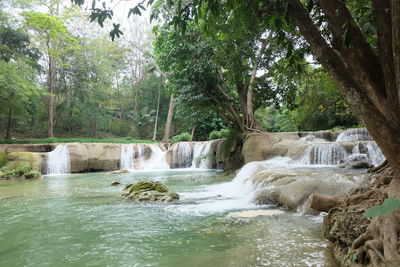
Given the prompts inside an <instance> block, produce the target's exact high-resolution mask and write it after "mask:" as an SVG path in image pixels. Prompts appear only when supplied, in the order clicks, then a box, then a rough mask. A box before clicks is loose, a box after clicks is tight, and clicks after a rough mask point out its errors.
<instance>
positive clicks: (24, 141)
mask: <svg viewBox="0 0 400 267" xmlns="http://www.w3.org/2000/svg"><path fill="white" fill-rule="evenodd" d="M74 142H78V143H117V144H132V143H157V141H151V140H140V139H132V138H130V137H124V138H105V139H98V138H57V137H52V138H41V139H17V140H0V144H47V143H74Z"/></svg>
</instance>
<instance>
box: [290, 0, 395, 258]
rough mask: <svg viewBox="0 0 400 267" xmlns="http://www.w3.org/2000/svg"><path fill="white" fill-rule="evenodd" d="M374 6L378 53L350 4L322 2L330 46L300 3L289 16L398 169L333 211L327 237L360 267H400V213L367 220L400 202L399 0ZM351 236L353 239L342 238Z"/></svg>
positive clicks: (378, 1) (336, 0)
mask: <svg viewBox="0 0 400 267" xmlns="http://www.w3.org/2000/svg"><path fill="white" fill-rule="evenodd" d="M373 4H374V6H373V7H374V10H373V11H374V15H375V22H376V25H379V27H378V33H377V37H378V50H377V52H375V51H374V50H373V49H372V48H371V46H370V45H369V44H368V42H367V41H366V40H365V37H364V36H363V34H362V32H361V30H360V28H359V26H358V25H357V23H354V22H355V20H354V19H353V17H352V15H351V13H350V12H349V10H348V8H347V7H346V5H345V1H339V0H320V1H319V5H320V8H321V10H322V12H323V13H324V16H325V18H326V25H327V26H328V28H329V30H330V33H331V37H332V41H331V42H330V43H328V42H327V39H326V38H324V37H323V36H322V35H321V33H320V32H319V28H318V27H317V26H316V25H314V23H313V21H312V20H311V18H310V15H309V13H308V12H307V11H306V10H305V8H304V6H303V4H302V3H301V2H300V0H294V1H293V4H292V5H291V7H290V8H289V15H290V16H291V17H292V18H293V20H294V22H295V24H296V25H297V26H298V27H299V30H300V32H301V34H302V35H303V36H304V38H305V39H306V40H307V42H308V43H309V44H310V46H311V48H312V50H313V52H314V55H315V56H316V57H317V59H318V60H319V62H320V63H321V64H322V65H323V66H324V67H325V68H326V69H327V70H328V72H329V73H330V74H331V76H332V78H333V80H334V82H335V84H336V85H337V87H338V88H339V89H340V91H341V92H342V94H343V96H344V98H345V99H346V101H347V102H348V103H349V106H350V108H351V110H352V111H353V112H354V114H355V115H356V116H357V117H358V118H360V119H362V120H363V121H364V122H365V124H366V127H367V128H368V130H369V132H370V133H371V135H372V137H373V138H374V139H375V141H376V142H377V143H378V145H379V147H380V148H381V150H382V152H383V154H384V155H385V157H386V159H387V160H388V162H389V163H390V166H391V167H392V170H393V175H389V176H392V177H393V179H392V180H390V179H389V181H390V182H389V183H387V182H383V183H381V182H380V180H382V181H385V180H387V177H388V175H382V177H381V179H378V178H376V181H377V183H376V184H375V186H374V188H372V190H370V191H368V192H365V193H361V194H356V195H353V196H351V197H349V198H347V199H345V201H344V205H343V206H342V207H338V208H333V209H331V210H330V212H329V215H328V216H327V217H326V218H325V236H326V237H327V238H329V239H330V240H331V241H333V242H336V248H339V249H341V250H343V251H344V253H345V255H346V254H347V255H353V256H354V255H355V256H356V261H357V262H356V263H361V264H363V265H367V266H400V253H399V241H398V237H399V234H400V227H399V222H400V211H396V212H392V213H391V214H389V215H386V216H377V217H374V218H372V219H371V220H368V219H366V218H365V217H363V213H364V212H365V210H367V209H368V208H370V207H371V206H374V205H377V204H380V203H382V202H383V201H384V199H386V198H388V197H395V198H397V199H400V193H399V192H400V179H399V178H400V153H399V152H400V106H399V103H400V30H399V28H400V27H399V25H400V1H399V0H392V1H389V0H373ZM346 35H349V38H351V43H350V44H346V42H344V40H343V38H344V37H345V36H346ZM392 170H390V172H392ZM329 205H331V204H329ZM335 205H336V204H335ZM324 208H328V207H324ZM355 226H357V227H355ZM341 228H342V229H341ZM346 233H349V234H351V236H352V238H351V239H348V238H343V237H346ZM346 240H347V241H346ZM347 258H348V257H343V259H342V261H343V264H344V265H345V266H349V265H353V263H348V260H347ZM346 261H347V262H346Z"/></svg>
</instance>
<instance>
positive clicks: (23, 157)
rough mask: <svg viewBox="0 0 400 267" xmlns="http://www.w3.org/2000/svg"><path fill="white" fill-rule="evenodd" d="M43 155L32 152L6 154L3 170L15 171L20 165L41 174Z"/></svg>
mask: <svg viewBox="0 0 400 267" xmlns="http://www.w3.org/2000/svg"><path fill="white" fill-rule="evenodd" d="M45 157H46V154H45V153H34V152H10V153H7V158H6V164H5V166H4V167H5V168H6V169H7V170H12V169H17V168H18V167H20V166H22V165H27V166H29V167H30V168H31V169H32V170H34V171H39V172H42V169H43V162H44V160H45Z"/></svg>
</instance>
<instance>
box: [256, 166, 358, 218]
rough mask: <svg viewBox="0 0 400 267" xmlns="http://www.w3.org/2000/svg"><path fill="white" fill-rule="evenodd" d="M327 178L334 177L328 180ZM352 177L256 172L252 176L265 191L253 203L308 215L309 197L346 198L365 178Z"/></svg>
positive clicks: (347, 175) (288, 172)
mask: <svg viewBox="0 0 400 267" xmlns="http://www.w3.org/2000/svg"><path fill="white" fill-rule="evenodd" d="M326 175H334V176H335V178H334V179H328V178H327V177H326ZM353 176H354V175H352V174H346V175H344V174H343V175H340V174H332V173H330V174H329V173H328V174H325V173H323V172H321V173H320V174H319V175H318V174H317V173H314V172H313V171H312V170H310V173H307V170H303V171H302V172H300V171H299V170H297V171H294V172H292V171H290V170H289V171H281V172H276V171H270V170H259V171H258V172H257V173H256V174H255V175H253V177H252V181H253V183H254V184H255V185H256V186H257V187H258V188H265V189H262V190H260V191H259V192H258V193H256V195H255V198H254V202H255V203H256V204H260V205H264V204H275V205H279V206H285V207H287V208H289V209H291V210H295V211H302V212H306V213H310V214H315V213H316V212H315V211H314V210H312V209H311V208H310V204H311V203H310V197H312V196H313V195H314V194H318V195H325V196H329V197H338V198H340V197H345V196H347V195H348V194H349V192H350V191H351V190H353V189H354V188H357V187H359V186H360V184H362V183H363V181H364V179H363V178H362V177H357V178H354V177H353Z"/></svg>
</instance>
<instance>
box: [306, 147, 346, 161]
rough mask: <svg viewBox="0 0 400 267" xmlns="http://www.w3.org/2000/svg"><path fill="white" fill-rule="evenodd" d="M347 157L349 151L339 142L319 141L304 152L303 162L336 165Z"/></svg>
mask: <svg viewBox="0 0 400 267" xmlns="http://www.w3.org/2000/svg"><path fill="white" fill-rule="evenodd" d="M345 157H347V151H346V150H345V149H344V148H343V147H342V146H341V145H339V144H337V143H319V144H312V145H310V146H309V147H308V148H307V149H306V151H305V152H304V156H303V158H302V162H303V163H304V164H305V165H336V164H338V162H339V160H341V159H343V158H345Z"/></svg>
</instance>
